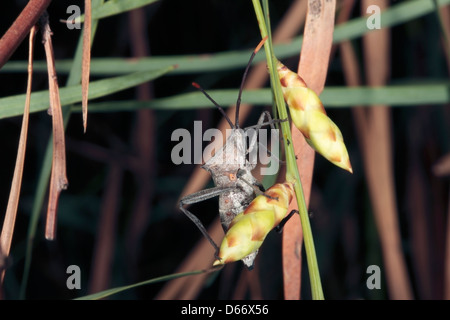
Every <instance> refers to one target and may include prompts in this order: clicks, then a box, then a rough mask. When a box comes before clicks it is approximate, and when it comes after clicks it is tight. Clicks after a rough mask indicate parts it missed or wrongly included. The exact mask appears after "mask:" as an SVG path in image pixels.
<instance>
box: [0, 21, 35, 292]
mask: <svg viewBox="0 0 450 320" xmlns="http://www.w3.org/2000/svg"><path fill="white" fill-rule="evenodd" d="M36 31H37V28H36V26H33V27H32V28H31V31H30V40H29V53H28V82H27V95H26V98H25V108H24V111H23V118H22V128H21V131H20V139H19V148H18V151H17V159H16V166H15V168H14V176H13V180H12V184H11V190H10V194H9V200H8V206H7V208H6V214H5V218H4V220H3V228H2V233H1V235H0V288H2V286H3V279H4V276H5V269H6V266H5V268H3V263H2V261H6V259H7V257H8V256H9V252H10V250H11V243H12V238H13V233H14V225H15V222H16V215H17V208H18V206H19V198H20V189H21V186H22V176H23V167H24V163H25V151H26V148H27V134H28V119H29V115H30V99H31V84H32V77H33V49H34V36H35V34H36ZM5 264H6V263H5Z"/></svg>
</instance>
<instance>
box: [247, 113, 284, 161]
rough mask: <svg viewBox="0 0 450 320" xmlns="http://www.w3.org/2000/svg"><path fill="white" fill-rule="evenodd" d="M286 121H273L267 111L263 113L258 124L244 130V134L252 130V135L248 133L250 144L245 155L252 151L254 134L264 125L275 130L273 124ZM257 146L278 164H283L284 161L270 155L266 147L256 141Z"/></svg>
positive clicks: (255, 138) (254, 139)
mask: <svg viewBox="0 0 450 320" xmlns="http://www.w3.org/2000/svg"><path fill="white" fill-rule="evenodd" d="M266 118H267V122H265V119H266ZM287 120H288V119H273V118H272V116H271V115H270V112H268V111H263V112H262V113H261V115H260V117H259V119H258V122H257V124H256V125H254V126H250V127H247V128H245V130H246V132H247V131H248V132H252V131H250V130H254V131H253V134H252V133H250V143H249V147H248V149H247V152H246V154H249V153H251V152H252V151H253V149H254V148H255V146H256V143H257V136H258V135H257V134H256V132H257V131H258V130H259V129H261V128H262V127H263V126H265V125H270V128H271V129H273V130H275V129H276V128H275V125H274V124H275V123H280V122H284V121H287ZM258 146H260V147H262V148H263V149H264V150H265V151H266V152H267V153H268V154H269V156H270V157H272V158H274V159H275V160H276V161H278V162H279V163H285V162H284V161H282V160H281V159H279V158H278V157H276V156H275V155H274V154H272V152H271V151H270V150H269V149H267V147H266V146H265V145H264V144H263V143H261V141H258Z"/></svg>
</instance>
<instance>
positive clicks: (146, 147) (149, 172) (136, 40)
mask: <svg viewBox="0 0 450 320" xmlns="http://www.w3.org/2000/svg"><path fill="white" fill-rule="evenodd" d="M128 17H129V34H130V45H131V51H132V55H133V56H134V57H136V58H139V57H146V56H149V55H150V48H149V44H148V34H147V21H146V16H145V8H139V9H136V10H133V11H131V12H130V13H129V16H128ZM137 98H138V100H140V101H148V100H151V99H152V98H153V85H152V84H151V83H149V82H147V83H144V84H142V85H140V86H139V87H137ZM156 123H157V121H156V119H155V112H154V110H151V109H147V110H139V111H137V112H136V123H135V125H134V126H133V134H132V139H133V148H134V154H135V155H136V160H137V165H138V166H137V168H136V170H134V171H133V173H134V178H135V181H136V183H137V194H136V198H135V200H134V206H133V211H132V214H131V218H130V222H129V226H128V229H127V235H126V240H125V241H126V244H125V245H126V248H127V255H128V261H129V264H128V265H129V270H128V271H129V274H130V275H136V274H137V270H135V267H136V263H137V259H138V254H139V250H140V247H141V246H140V242H141V238H142V235H143V234H144V232H145V229H146V227H147V222H148V220H149V218H150V215H151V205H150V204H151V200H152V198H153V190H154V183H155V178H154V177H155V172H157V168H156V161H155V136H156Z"/></svg>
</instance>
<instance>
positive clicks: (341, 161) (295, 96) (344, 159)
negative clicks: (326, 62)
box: [277, 61, 353, 173]
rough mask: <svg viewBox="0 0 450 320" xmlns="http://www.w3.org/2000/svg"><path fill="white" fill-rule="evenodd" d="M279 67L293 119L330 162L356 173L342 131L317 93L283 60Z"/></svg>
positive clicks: (307, 139) (314, 147) (306, 137)
mask: <svg viewBox="0 0 450 320" xmlns="http://www.w3.org/2000/svg"><path fill="white" fill-rule="evenodd" d="M277 70H278V75H279V77H280V82H281V87H282V89H283V96H284V100H285V101H286V104H287V105H288V107H289V112H290V114H291V118H292V122H294V125H295V126H296V127H297V128H298V129H299V130H300V132H301V133H302V134H303V136H304V137H305V139H306V141H307V142H308V144H309V145H310V146H311V147H312V148H313V149H314V150H316V151H317V152H318V153H320V154H321V155H322V156H324V157H325V158H326V159H327V160H329V161H330V162H332V163H334V164H335V165H337V166H338V167H340V168H342V169H344V170H347V171H349V172H351V173H353V170H352V165H351V163H350V159H349V156H348V152H347V148H346V147H345V144H344V139H343V137H342V133H341V131H340V130H339V128H338V126H337V125H336V124H335V123H334V122H333V121H332V120H331V119H330V118H329V117H328V116H327V114H326V112H325V108H324V107H323V104H322V102H321V101H320V99H319V97H318V96H317V94H316V93H315V92H314V91H313V90H311V89H309V88H308V87H307V85H306V83H305V81H303V79H302V78H301V77H300V76H299V75H298V74H297V73H295V72H293V71H291V70H289V69H288V68H287V67H286V66H285V65H283V64H282V63H281V62H279V61H278V64H277Z"/></svg>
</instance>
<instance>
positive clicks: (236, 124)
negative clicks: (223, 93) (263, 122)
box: [234, 36, 267, 128]
mask: <svg viewBox="0 0 450 320" xmlns="http://www.w3.org/2000/svg"><path fill="white" fill-rule="evenodd" d="M266 40H267V36H265V37H264V39H262V40H261V41H260V43H259V44H258V45H257V46H256V48H255V50H253V52H252V55H251V56H250V59H249V61H248V63H247V67H245V71H244V75H243V76H242V81H241V86H240V88H239V94H238V98H237V102H236V120H235V122H234V123H235V126H236V128H239V107H240V105H241V96H242V91H243V90H244V83H245V78H247V74H248V70H249V69H250V65H251V64H252V61H253V58H254V57H255V56H256V54H257V53H258V51H259V49H261V47H262V46H263V44H264V42H266Z"/></svg>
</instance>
